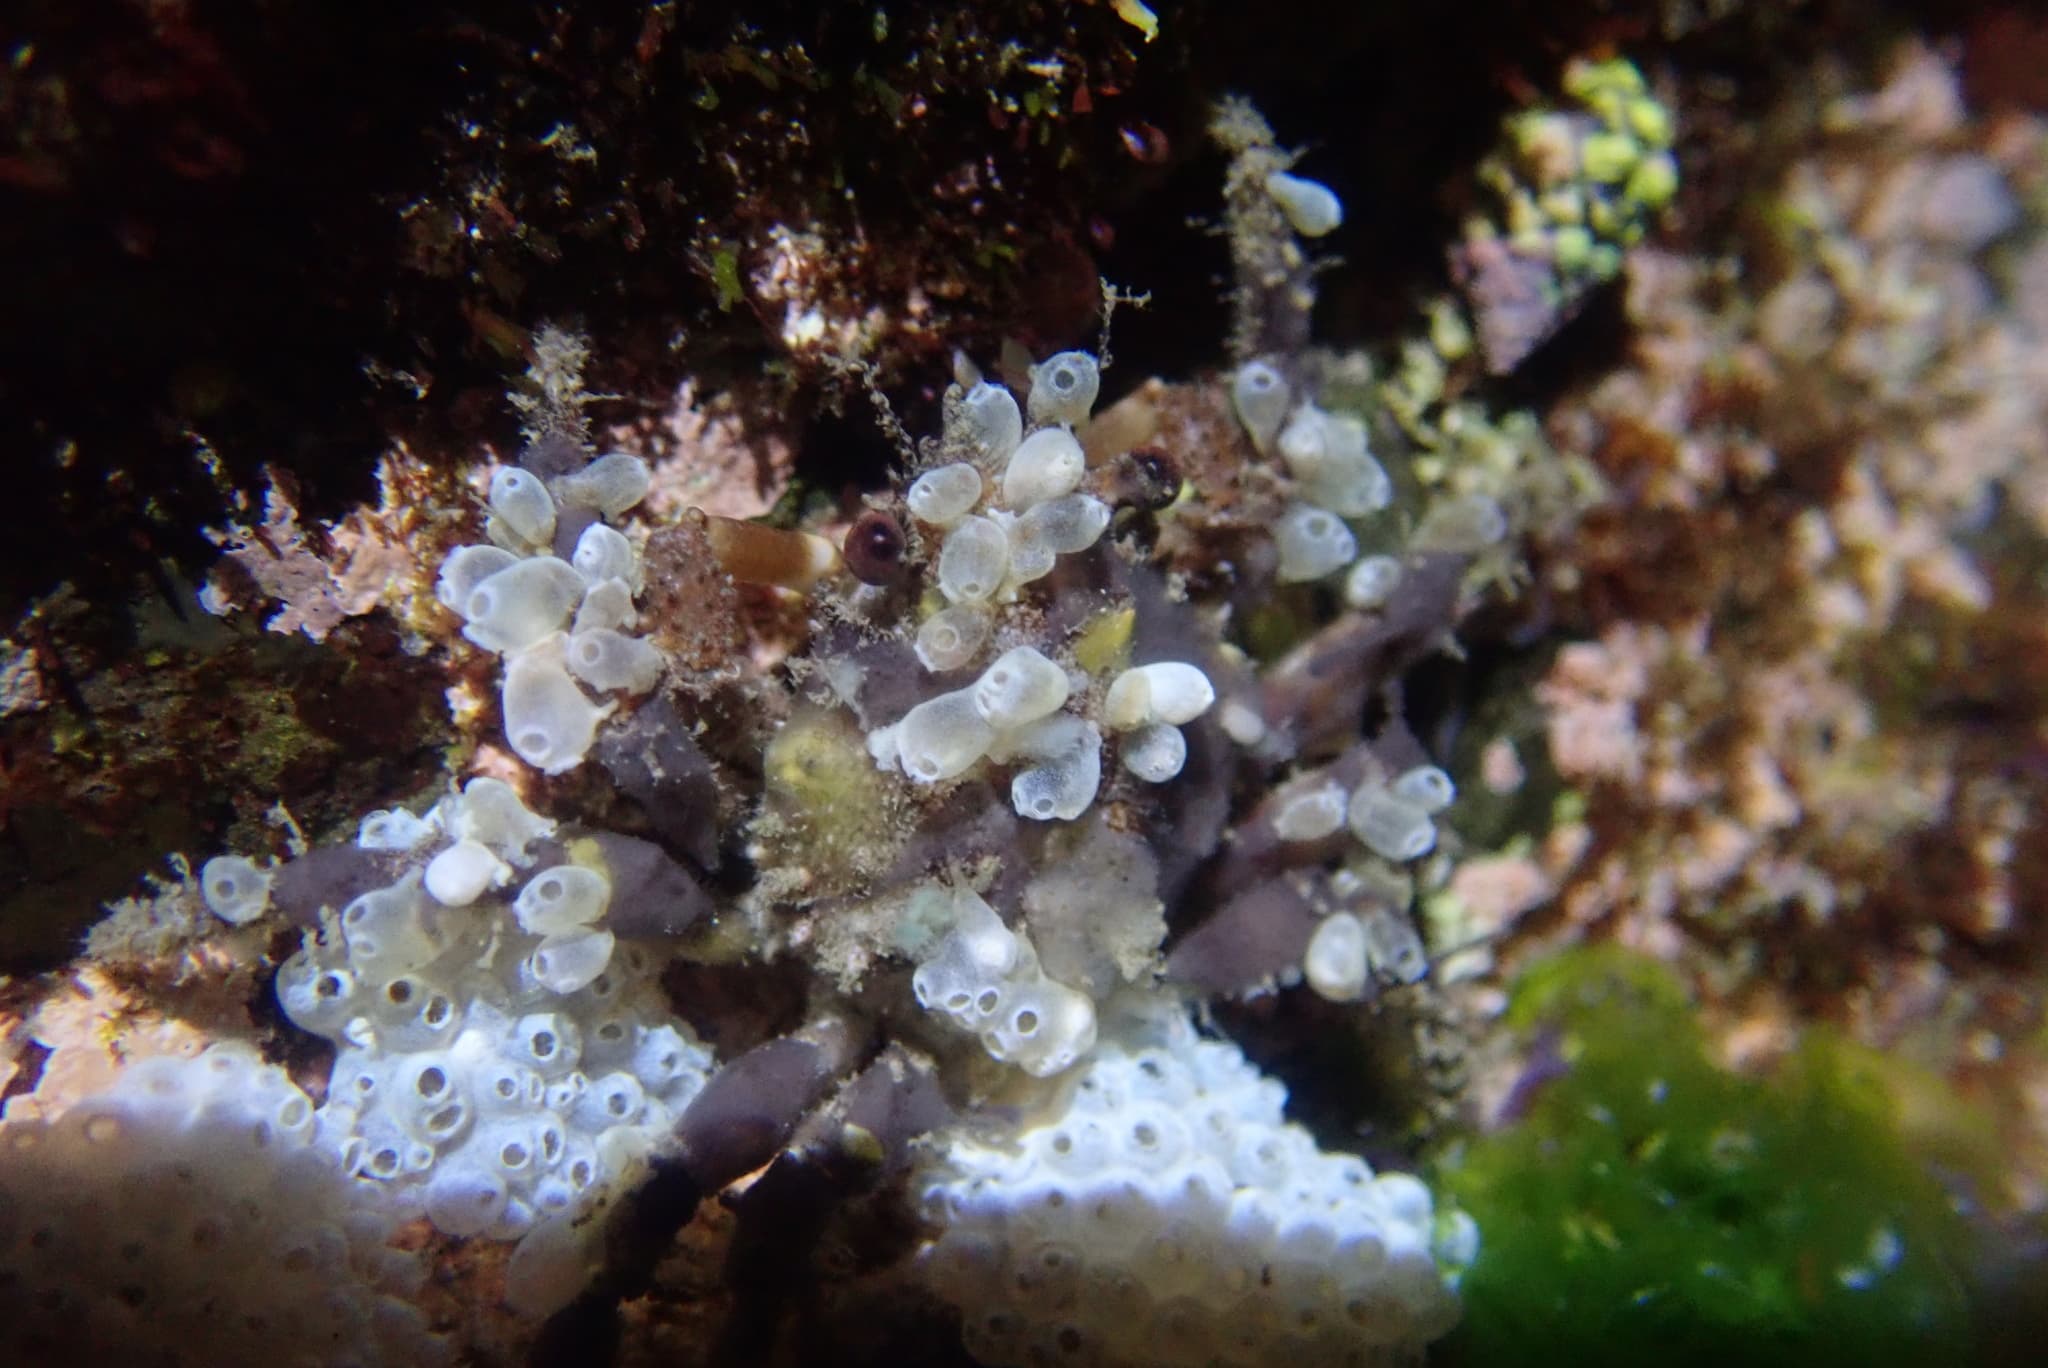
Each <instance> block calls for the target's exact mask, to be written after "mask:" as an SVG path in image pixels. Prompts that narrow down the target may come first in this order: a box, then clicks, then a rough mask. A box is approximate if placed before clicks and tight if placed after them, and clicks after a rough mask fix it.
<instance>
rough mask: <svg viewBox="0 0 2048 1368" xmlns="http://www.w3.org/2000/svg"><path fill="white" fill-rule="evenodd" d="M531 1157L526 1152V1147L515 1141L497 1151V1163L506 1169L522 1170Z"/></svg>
mask: <svg viewBox="0 0 2048 1368" xmlns="http://www.w3.org/2000/svg"><path fill="white" fill-rule="evenodd" d="M531 1157H532V1156H530V1155H529V1154H527V1152H526V1146H524V1145H522V1144H520V1143H519V1142H518V1141H516V1140H515V1141H513V1142H512V1143H511V1144H509V1145H507V1146H505V1148H503V1149H501V1150H499V1151H498V1162H500V1163H502V1164H503V1165H504V1166H505V1167H506V1168H523V1167H525V1164H526V1161H527V1160H528V1159H529V1158H531Z"/></svg>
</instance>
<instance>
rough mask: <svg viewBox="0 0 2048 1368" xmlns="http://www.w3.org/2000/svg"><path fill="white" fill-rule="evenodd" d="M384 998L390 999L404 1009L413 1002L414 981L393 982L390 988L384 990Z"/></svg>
mask: <svg viewBox="0 0 2048 1368" xmlns="http://www.w3.org/2000/svg"><path fill="white" fill-rule="evenodd" d="M384 996H385V997H387V998H390V999H391V1000H392V1001H393V1002H394V1003H396V1004H398V1005H399V1006H400V1007H403V1006H404V1005H405V1004H406V1003H408V1002H411V1001H412V981H411V980H410V979H393V980H391V983H390V986H389V987H387V988H385V990H384Z"/></svg>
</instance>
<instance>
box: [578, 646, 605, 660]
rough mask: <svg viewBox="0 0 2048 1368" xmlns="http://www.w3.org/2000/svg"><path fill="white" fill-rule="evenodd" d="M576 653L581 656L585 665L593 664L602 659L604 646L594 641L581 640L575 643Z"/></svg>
mask: <svg viewBox="0 0 2048 1368" xmlns="http://www.w3.org/2000/svg"><path fill="white" fill-rule="evenodd" d="M576 654H578V655H580V656H582V657H583V663H584V664H585V665H595V664H597V662H598V661H600V660H602V659H604V648H603V647H601V646H599V645H598V644H597V643H596V642H594V641H582V642H578V643H577V645H576Z"/></svg>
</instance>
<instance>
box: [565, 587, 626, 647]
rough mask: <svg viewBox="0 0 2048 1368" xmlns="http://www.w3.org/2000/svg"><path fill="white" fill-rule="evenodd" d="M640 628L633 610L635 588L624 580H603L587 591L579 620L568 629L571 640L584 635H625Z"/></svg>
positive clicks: (579, 613)
mask: <svg viewBox="0 0 2048 1368" xmlns="http://www.w3.org/2000/svg"><path fill="white" fill-rule="evenodd" d="M639 625H640V614H639V611H638V610H637V609H635V608H634V607H633V587H632V586H631V585H629V584H627V583H626V582H625V581H624V580H619V579H608V580H600V581H599V582H598V583H596V584H593V585H591V586H590V588H589V589H587V590H585V591H584V594H583V602H582V603H580V604H578V605H577V606H576V618H575V620H574V621H573V622H572V623H570V625H569V634H570V635H571V636H580V635H581V634H583V633H584V632H595V631H601V630H602V631H613V632H626V631H631V630H632V629H633V628H635V627H637V626H639Z"/></svg>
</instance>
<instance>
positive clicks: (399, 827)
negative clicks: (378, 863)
mask: <svg viewBox="0 0 2048 1368" xmlns="http://www.w3.org/2000/svg"><path fill="white" fill-rule="evenodd" d="M435 830H436V827H435V826H434V824H433V823H432V822H428V821H424V820H422V819H421V818H418V817H415V816H413V815H412V814H411V813H410V812H407V811H406V810H405V809H404V808H391V809H389V810H384V809H379V810H378V811H376V812H372V813H369V814H368V815H366V816H365V817H364V818H363V820H362V824H361V825H360V826H358V827H357V828H356V849H358V850H394V851H403V850H417V849H419V847H420V846H422V845H424V844H425V843H426V841H427V839H428V838H429V837H431V836H432V835H433V834H434V832H435Z"/></svg>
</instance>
